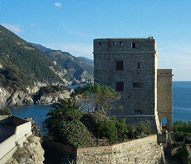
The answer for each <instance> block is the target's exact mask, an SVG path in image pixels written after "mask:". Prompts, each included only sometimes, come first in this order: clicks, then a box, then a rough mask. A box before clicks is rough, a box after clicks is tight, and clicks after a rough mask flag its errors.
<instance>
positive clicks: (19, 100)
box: [0, 88, 33, 108]
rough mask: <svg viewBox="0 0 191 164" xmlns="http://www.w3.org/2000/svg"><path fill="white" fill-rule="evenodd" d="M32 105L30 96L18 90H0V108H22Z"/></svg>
mask: <svg viewBox="0 0 191 164" xmlns="http://www.w3.org/2000/svg"><path fill="white" fill-rule="evenodd" d="M31 104H33V99H32V98H31V96H30V95H29V94H28V93H26V92H24V91H21V90H18V89H12V90H11V89H9V90H6V89H5V88H0V108H3V107H5V106H22V105H31Z"/></svg>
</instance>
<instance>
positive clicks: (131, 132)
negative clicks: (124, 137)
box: [127, 125, 136, 139]
mask: <svg viewBox="0 0 191 164" xmlns="http://www.w3.org/2000/svg"><path fill="white" fill-rule="evenodd" d="M127 130H128V136H129V138H131V139H134V138H135V132H136V128H135V127H134V126H133V125H128V126H127Z"/></svg>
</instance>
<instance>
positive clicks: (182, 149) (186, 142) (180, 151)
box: [170, 121, 191, 164]
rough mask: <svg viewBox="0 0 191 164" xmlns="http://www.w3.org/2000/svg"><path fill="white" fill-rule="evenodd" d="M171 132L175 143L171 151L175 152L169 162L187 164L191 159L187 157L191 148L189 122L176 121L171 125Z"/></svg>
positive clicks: (190, 123) (190, 124)
mask: <svg viewBox="0 0 191 164" xmlns="http://www.w3.org/2000/svg"><path fill="white" fill-rule="evenodd" d="M173 132H174V141H175V142H174V143H173V145H172V149H173V150H176V153H175V154H173V155H172V156H170V161H176V162H177V163H181V164H188V163H189V161H191V157H189V156H188V154H189V153H188V149H190V148H189V147H191V145H190V143H191V122H183V121H176V122H175V123H174V124H173ZM187 148H188V149H187Z"/></svg>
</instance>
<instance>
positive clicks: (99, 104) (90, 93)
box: [72, 83, 121, 115]
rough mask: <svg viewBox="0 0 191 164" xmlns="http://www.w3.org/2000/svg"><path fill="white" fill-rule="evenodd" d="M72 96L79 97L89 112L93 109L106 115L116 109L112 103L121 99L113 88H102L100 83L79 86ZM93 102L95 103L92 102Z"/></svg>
mask: <svg viewBox="0 0 191 164" xmlns="http://www.w3.org/2000/svg"><path fill="white" fill-rule="evenodd" d="M72 96H75V97H77V99H78V101H80V102H81V103H83V106H85V107H86V108H88V110H90V108H91V109H93V111H94V110H95V111H101V112H102V113H104V114H105V115H106V112H107V111H108V110H111V109H113V108H114V106H112V104H111V103H112V102H114V101H116V100H119V99H120V98H121V97H120V93H118V92H116V91H115V90H114V89H112V88H111V87H109V86H105V85H102V86H101V85H99V84H98V83H95V84H94V85H92V84H87V85H84V86H79V87H77V88H76V89H75V90H74V94H73V95H72ZM92 100H94V101H93V102H92Z"/></svg>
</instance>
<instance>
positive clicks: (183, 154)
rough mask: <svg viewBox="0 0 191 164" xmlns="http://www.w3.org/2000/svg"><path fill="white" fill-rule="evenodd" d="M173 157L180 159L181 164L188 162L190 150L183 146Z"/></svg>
mask: <svg viewBox="0 0 191 164" xmlns="http://www.w3.org/2000/svg"><path fill="white" fill-rule="evenodd" d="M172 158H173V159H175V160H176V161H179V162H180V163H181V164H187V163H188V161H189V157H188V151H187V149H186V146H185V145H184V146H182V148H180V149H178V152H177V153H176V154H175V155H174V156H172Z"/></svg>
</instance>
